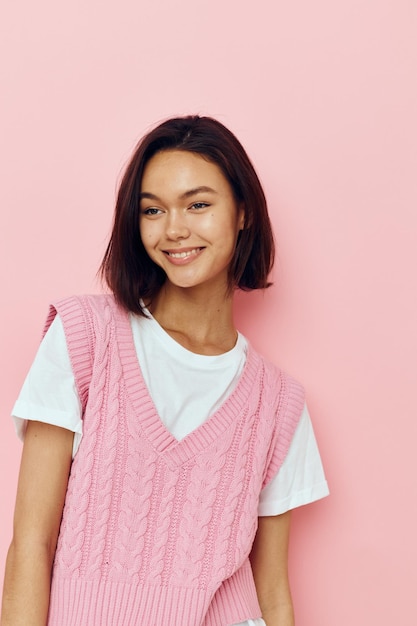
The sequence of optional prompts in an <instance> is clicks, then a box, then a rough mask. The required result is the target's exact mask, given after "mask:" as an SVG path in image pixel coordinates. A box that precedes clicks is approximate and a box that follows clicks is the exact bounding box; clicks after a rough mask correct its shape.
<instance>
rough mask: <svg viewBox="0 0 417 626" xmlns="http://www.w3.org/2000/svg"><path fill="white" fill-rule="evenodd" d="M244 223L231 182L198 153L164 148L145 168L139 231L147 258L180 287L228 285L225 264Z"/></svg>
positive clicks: (228, 262) (227, 266) (168, 279)
mask: <svg viewBox="0 0 417 626" xmlns="http://www.w3.org/2000/svg"><path fill="white" fill-rule="evenodd" d="M243 224H244V210H243V207H238V206H237V203H236V201H235V199H234V196H233V192H232V189H231V187H230V184H229V182H228V181H227V179H226V178H225V176H224V175H223V173H222V171H221V170H220V168H219V167H218V166H217V165H215V164H214V163H212V162H210V161H207V160H206V159H204V158H203V157H202V156H200V155H198V154H195V153H192V152H185V151H180V150H166V151H163V152H159V153H157V154H156V155H155V156H154V157H152V158H151V159H150V160H149V161H148V163H147V165H146V167H145V170H144V173H143V178H142V187H141V201H140V221H139V226H140V234H141V238H142V242H143V245H144V247H145V250H146V252H147V253H148V255H149V256H150V258H151V259H152V260H153V261H154V262H155V263H156V264H157V265H159V266H160V267H161V268H162V269H163V270H164V271H165V273H166V276H167V281H168V282H167V284H168V285H169V284H171V285H174V286H176V287H181V288H193V287H194V288H195V287H201V286H205V287H209V286H215V287H216V288H217V287H220V288H223V287H224V288H225V289H226V288H227V284H228V281H227V277H228V268H229V265H230V262H231V260H232V258H233V254H234V251H235V247H236V241H237V237H238V234H239V231H240V230H241V229H242V228H243Z"/></svg>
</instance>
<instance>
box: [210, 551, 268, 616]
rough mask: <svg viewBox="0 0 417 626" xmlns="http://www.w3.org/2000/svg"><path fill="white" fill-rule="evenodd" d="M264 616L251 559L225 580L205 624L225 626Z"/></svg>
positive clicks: (211, 605)
mask: <svg viewBox="0 0 417 626" xmlns="http://www.w3.org/2000/svg"><path fill="white" fill-rule="evenodd" d="M258 617H262V613H261V609H260V607H259V602H258V596H257V595H256V588H255V583H254V580H253V574H252V568H251V565H250V562H249V559H246V561H245V562H244V563H243V565H242V567H240V568H239V569H238V570H237V572H235V574H234V575H233V576H231V577H230V578H228V579H227V580H225V581H224V582H223V584H222V586H221V587H220V589H218V590H217V592H216V594H215V595H214V597H213V600H212V601H211V604H210V607H209V609H208V611H207V615H206V617H205V620H204V626H225V624H237V623H238V622H243V621H246V620H248V619H256V618H258Z"/></svg>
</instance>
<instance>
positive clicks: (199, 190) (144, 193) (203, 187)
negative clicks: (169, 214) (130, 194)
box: [139, 185, 217, 200]
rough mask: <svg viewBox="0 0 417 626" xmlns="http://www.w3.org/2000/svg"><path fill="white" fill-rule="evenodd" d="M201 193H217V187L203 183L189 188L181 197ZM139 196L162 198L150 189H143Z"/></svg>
mask: <svg viewBox="0 0 417 626" xmlns="http://www.w3.org/2000/svg"><path fill="white" fill-rule="evenodd" d="M199 193H215V194H217V191H216V190H215V189H212V188H211V187H207V186H206V185H201V186H200V187H194V188H193V189H189V190H188V191H185V192H184V193H183V194H181V196H180V199H181V200H182V199H184V198H190V197H191V196H195V195H197V194H199ZM139 198H140V200H142V199H144V198H146V199H148V200H160V199H161V198H158V196H156V195H155V194H154V193H150V192H148V191H142V192H141V193H140V194H139Z"/></svg>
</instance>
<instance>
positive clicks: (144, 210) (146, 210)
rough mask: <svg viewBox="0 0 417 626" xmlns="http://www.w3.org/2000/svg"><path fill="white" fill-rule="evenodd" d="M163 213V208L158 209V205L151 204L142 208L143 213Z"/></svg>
mask: <svg viewBox="0 0 417 626" xmlns="http://www.w3.org/2000/svg"><path fill="white" fill-rule="evenodd" d="M160 213H162V211H161V209H157V208H156V207H153V206H150V207H148V208H147V209H143V210H142V214H143V215H151V216H152V215H159V214H160Z"/></svg>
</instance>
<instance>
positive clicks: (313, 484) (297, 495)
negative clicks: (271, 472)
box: [258, 405, 329, 517]
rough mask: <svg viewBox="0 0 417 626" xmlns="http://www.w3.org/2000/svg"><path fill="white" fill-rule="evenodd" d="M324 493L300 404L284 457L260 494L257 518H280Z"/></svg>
mask: <svg viewBox="0 0 417 626" xmlns="http://www.w3.org/2000/svg"><path fill="white" fill-rule="evenodd" d="M328 494H329V489H328V485H327V481H326V478H325V475H324V470H323V465H322V462H321V458H320V453H319V450H318V447H317V442H316V438H315V436H314V431H313V426H312V423H311V419H310V416H309V413H308V409H307V406H306V405H304V409H303V412H302V415H301V417H300V420H299V422H298V425H297V428H296V430H295V433H294V436H293V439H292V441H291V444H290V447H289V450H288V453H287V456H286V457H285V460H284V462H283V464H282V465H281V467H280V469H279V471H278V473H277V474H276V475H275V476H274V478H273V479H272V480H271V481H270V482H269V484H268V485H267V486H266V487H264V489H263V490H262V492H261V495H260V499H259V507H258V515H259V516H260V517H263V516H267V515H280V514H281V513H285V512H286V511H289V510H290V509H294V508H296V507H298V506H302V505H303V504H309V503H310V502H314V501H315V500H319V499H320V498H324V497H325V496H327V495H328Z"/></svg>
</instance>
